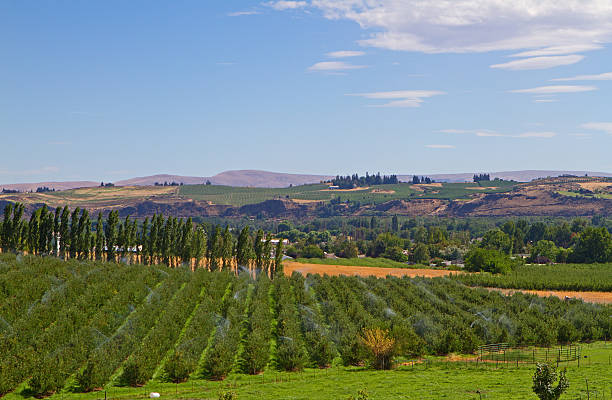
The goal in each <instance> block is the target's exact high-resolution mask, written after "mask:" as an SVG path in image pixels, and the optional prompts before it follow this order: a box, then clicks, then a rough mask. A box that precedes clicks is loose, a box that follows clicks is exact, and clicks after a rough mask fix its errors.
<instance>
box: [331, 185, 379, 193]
mask: <svg viewBox="0 0 612 400" xmlns="http://www.w3.org/2000/svg"><path fill="white" fill-rule="evenodd" d="M369 188H370V187H369V186H368V187H356V188H352V189H321V190H319V191H320V192H358V191H360V190H368V189H369Z"/></svg>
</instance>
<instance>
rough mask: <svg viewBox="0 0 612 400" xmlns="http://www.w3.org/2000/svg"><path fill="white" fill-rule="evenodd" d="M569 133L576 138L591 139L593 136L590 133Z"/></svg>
mask: <svg viewBox="0 0 612 400" xmlns="http://www.w3.org/2000/svg"><path fill="white" fill-rule="evenodd" d="M569 135H570V136H574V137H575V138H576V139H580V140H585V139H591V138H592V137H593V135H591V134H590V133H570V134H569Z"/></svg>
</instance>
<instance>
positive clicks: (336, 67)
mask: <svg viewBox="0 0 612 400" xmlns="http://www.w3.org/2000/svg"><path fill="white" fill-rule="evenodd" d="M361 68H367V66H366V65H354V64H350V63H347V62H344V61H322V62H318V63H316V64H314V65H311V66H310V67H308V70H309V71H314V72H338V71H348V70H351V69H361Z"/></svg>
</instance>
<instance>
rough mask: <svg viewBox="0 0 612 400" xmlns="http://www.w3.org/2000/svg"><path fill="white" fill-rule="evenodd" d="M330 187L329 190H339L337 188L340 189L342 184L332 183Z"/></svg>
mask: <svg viewBox="0 0 612 400" xmlns="http://www.w3.org/2000/svg"><path fill="white" fill-rule="evenodd" d="M328 189H329V190H337V189H340V186H336V185H332V186H330V187H329V188H328Z"/></svg>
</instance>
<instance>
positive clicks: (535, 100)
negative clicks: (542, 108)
mask: <svg viewBox="0 0 612 400" xmlns="http://www.w3.org/2000/svg"><path fill="white" fill-rule="evenodd" d="M558 101H559V99H555V98H551V99H538V98H535V99H533V102H534V103H556V102H558Z"/></svg>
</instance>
